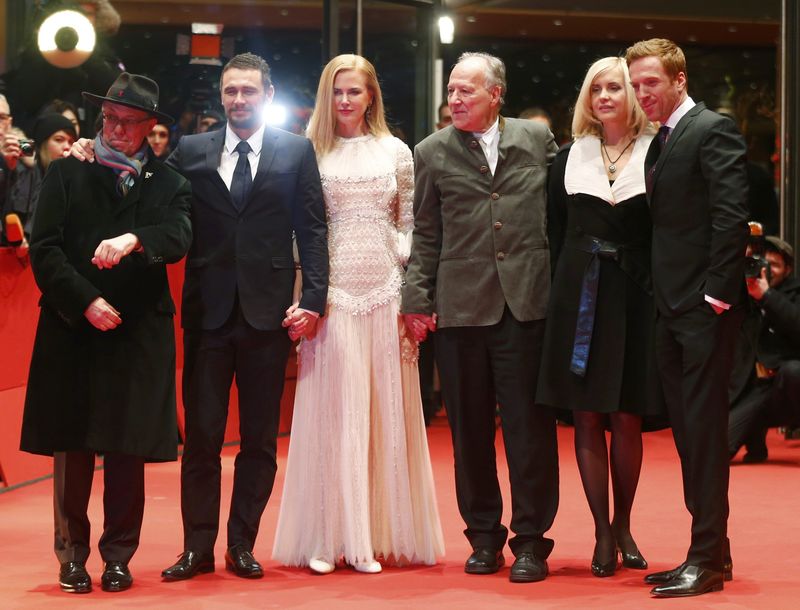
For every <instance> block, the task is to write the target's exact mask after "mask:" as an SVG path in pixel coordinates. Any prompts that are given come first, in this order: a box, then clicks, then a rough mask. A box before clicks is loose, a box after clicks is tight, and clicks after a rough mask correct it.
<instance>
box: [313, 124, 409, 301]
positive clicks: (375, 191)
mask: <svg viewBox="0 0 800 610" xmlns="http://www.w3.org/2000/svg"><path fill="white" fill-rule="evenodd" d="M319 170H320V175H321V177H322V192H323V194H324V196H325V211H326V215H327V220H328V253H329V257H330V277H329V287H328V303H330V304H332V305H334V306H336V307H340V308H343V309H345V310H347V311H349V312H351V313H367V312H369V311H371V310H372V309H374V308H375V307H377V306H379V305H382V304H385V303H387V302H388V301H389V300H391V299H393V298H396V297H397V296H398V295H399V293H400V285H401V283H402V279H403V267H402V264H401V259H400V253H399V250H398V233H401V234H402V233H406V232H408V231H411V229H412V228H413V224H414V217H413V193H414V170H413V161H412V157H411V151H410V150H409V149H408V147H407V146H406V145H405V144H404V143H403V142H402V141H400V140H399V139H397V138H395V137H392V136H386V137H381V138H376V137H375V136H373V135H366V136H360V137H356V138H337V139H336V145H335V147H334V148H333V150H332V151H330V152H329V153H328V154H326V155H325V156H324V157H322V158H321V159H320V160H319Z"/></svg>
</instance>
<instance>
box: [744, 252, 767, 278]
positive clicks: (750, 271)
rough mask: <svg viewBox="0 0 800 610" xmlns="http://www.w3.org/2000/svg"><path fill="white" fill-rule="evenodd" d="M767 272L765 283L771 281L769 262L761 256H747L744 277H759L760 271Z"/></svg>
mask: <svg viewBox="0 0 800 610" xmlns="http://www.w3.org/2000/svg"><path fill="white" fill-rule="evenodd" d="M762 269H766V271H767V276H766V277H767V282H769V281H770V280H771V279H772V272H771V270H770V266H769V261H768V260H767V259H766V258H764V257H763V256H761V255H753V256H748V257H747V258H746V259H745V261H744V276H745V277H756V278H758V277H761V270H762Z"/></svg>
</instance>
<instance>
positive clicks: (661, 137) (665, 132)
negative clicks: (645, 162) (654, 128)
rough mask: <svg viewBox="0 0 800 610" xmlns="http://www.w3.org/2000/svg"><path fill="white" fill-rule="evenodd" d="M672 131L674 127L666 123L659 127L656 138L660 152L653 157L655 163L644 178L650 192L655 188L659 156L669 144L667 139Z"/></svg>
mask: <svg viewBox="0 0 800 610" xmlns="http://www.w3.org/2000/svg"><path fill="white" fill-rule="evenodd" d="M670 131H672V127H667V126H666V125H662V126H661V127H659V128H658V135H657V136H656V140H658V154H657V155H656V158H655V159H653V165H651V166H650V169H649V170H648V171H647V175H646V176H645V180H644V182H645V187H646V189H647V192H648V193H650V192H651V191H652V190H653V177H654V174H655V173H656V165H657V164H658V158H659V157H660V156H661V153H662V152H663V151H664V147H665V146H666V145H667V139H668V138H669V132H670Z"/></svg>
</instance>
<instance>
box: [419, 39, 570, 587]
mask: <svg viewBox="0 0 800 610" xmlns="http://www.w3.org/2000/svg"><path fill="white" fill-rule="evenodd" d="M505 89H506V85H505V66H504V65H503V62H502V61H501V60H500V59H498V58H496V57H493V56H491V55H488V54H485V53H465V54H464V55H462V56H461V57H460V58H459V61H458V63H457V64H456V66H455V67H454V68H453V71H452V72H451V74H450V80H449V83H448V88H447V90H448V104H449V106H450V110H451V111H452V115H453V126H451V127H447V128H445V129H442V130H440V131H437V132H436V133H434V134H433V135H431V136H429V137H428V138H426V139H425V140H423V141H422V142H420V144H419V145H418V146H417V147H416V149H415V151H414V166H415V196H414V219H415V223H414V224H415V226H414V246H413V249H412V253H411V259H410V262H409V267H408V274H407V277H406V285H405V287H404V290H403V313H404V318H405V323H406V326H407V327H408V328H409V330H410V331H411V332H412V333H413V334H414V335H415V336H416V337H417V339H418V340H419V339H423V338H424V337H425V336H426V334H427V332H428V331H432V330H434V329H436V328H437V326H438V330H436V334H435V341H436V356H437V364H438V366H439V372H440V376H441V383H442V393H443V397H444V403H445V406H446V408H447V414H448V418H449V420H450V427H451V430H452V434H453V446H454V452H455V472H456V494H457V497H458V506H459V510H460V512H461V516H462V517H463V519H464V521H465V522H466V525H467V529H466V530H465V532H464V533H465V534H466V536H467V539H468V540H469V542H470V544H471V545H472V548H473V553H472V555H470V557H469V558H468V559H467V562H466V564H465V567H464V569H465V571H466V572H467V573H469V574H491V573H494V572H497V571H498V570H499V569H500V567H501V566H503V564H504V557H503V554H502V550H503V547H504V546H505V542H506V538H507V536H508V530H507V529H506V527H505V526H503V524H502V523H501V517H502V497H501V494H500V486H499V483H498V480H497V469H496V463H495V460H496V456H495V448H494V437H495V425H494V420H495V408H496V405H497V404H499V405H500V413H501V418H502V427H503V438H504V441H505V448H506V457H507V460H508V467H509V478H510V481H511V490H512V494H511V495H512V499H511V500H512V515H511V524H510V526H511V530H512V531H513V532H514V534H515V535H514V537H513V538H512V539H511V540H510V542H509V546H510V548H511V550H512V552H513V553H514V555H515V556H516V560H515V562H514V564H513V566H512V567H511V574H510V579H511V581H512V582H534V581H538V580H542V579H544V578H545V576H547V562H546V559H547V556H548V555H549V554H550V551H551V550H552V547H553V541H552V540H550V539H548V538H545V533H546V532H547V530H548V529H549V528H550V526H551V525H552V523H553V519H554V517H555V513H556V509H557V506H558V456H557V448H556V433H555V419H554V416H553V413H552V412H551V411H549V410H547V409H546V408H544V407H538V406H535V405H534V396H535V394H536V382H537V376H538V371H539V361H540V358H541V346H542V337H543V332H544V317H545V310H546V307H547V300H548V295H549V292H550V255H549V250H548V242H547V236H546V228H547V219H546V200H545V194H546V182H547V169H548V165H549V163H550V161H551V160H552V158H553V156H554V155H555V152H556V148H557V147H556V145H555V143H554V141H553V135H552V134H551V133H550V131H549V130H548V129H547V128H546V127H545V126H543V125H542V124H540V123H536V122H533V121H525V120H517V119H506V118H503V117H502V116H500V107H501V105H502V102H503V94H504V93H505Z"/></svg>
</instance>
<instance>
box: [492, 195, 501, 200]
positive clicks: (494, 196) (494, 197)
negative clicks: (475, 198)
mask: <svg viewBox="0 0 800 610" xmlns="http://www.w3.org/2000/svg"><path fill="white" fill-rule="evenodd" d="M492 199H494V200H495V201H497V200H498V199H500V195H499V194H498V193H492Z"/></svg>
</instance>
